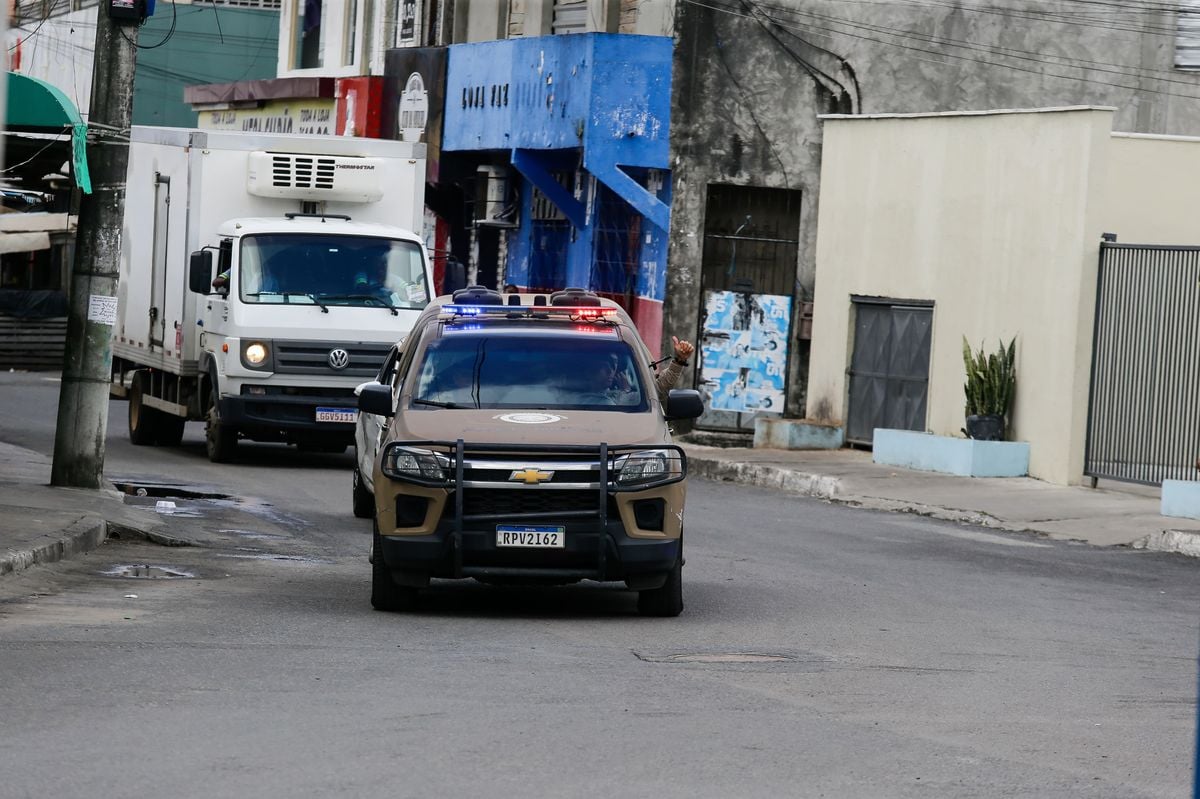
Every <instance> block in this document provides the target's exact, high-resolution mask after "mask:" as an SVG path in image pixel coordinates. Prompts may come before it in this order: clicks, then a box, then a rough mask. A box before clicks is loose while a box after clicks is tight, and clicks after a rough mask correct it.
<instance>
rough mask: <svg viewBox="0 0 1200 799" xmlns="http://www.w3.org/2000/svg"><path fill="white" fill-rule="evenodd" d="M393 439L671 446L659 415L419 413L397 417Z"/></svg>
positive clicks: (413, 411) (407, 412)
mask: <svg viewBox="0 0 1200 799" xmlns="http://www.w3.org/2000/svg"><path fill="white" fill-rule="evenodd" d="M393 438H395V439H398V440H406V441H455V440H457V439H459V438H461V439H463V440H464V441H466V442H467V443H473V444H522V445H525V446H530V445H534V446H536V445H538V444H575V445H580V446H596V445H599V444H610V445H613V446H617V445H623V444H632V445H635V446H653V445H655V444H665V443H668V442H669V441H670V437H669V434H668V432H667V425H666V422H664V421H663V418H662V416H660V415H659V414H658V413H657V412H656V411H642V412H640V413H622V412H619V411H522V410H498V409H488V410H465V409H457V408H453V409H451V408H447V409H441V408H430V409H428V410H426V409H424V408H415V409H409V410H403V411H401V412H400V414H399V415H398V416H397V417H396V421H395V432H394V433H393Z"/></svg>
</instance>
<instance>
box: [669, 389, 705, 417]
mask: <svg viewBox="0 0 1200 799" xmlns="http://www.w3.org/2000/svg"><path fill="white" fill-rule="evenodd" d="M702 413H704V400H702V399H700V392H699V391H696V390H695V389H694V388H674V389H671V391H670V392H668V393H667V409H666V412H665V413H664V415H665V416H666V417H667V419H695V418H696V417H697V416H699V415H700V414H702Z"/></svg>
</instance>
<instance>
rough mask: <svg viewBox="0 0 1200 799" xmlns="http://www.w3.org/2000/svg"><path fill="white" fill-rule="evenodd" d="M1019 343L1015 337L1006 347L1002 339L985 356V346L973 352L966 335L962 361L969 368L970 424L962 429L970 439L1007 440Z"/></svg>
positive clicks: (1015, 387)
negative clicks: (1008, 418) (1006, 431)
mask: <svg viewBox="0 0 1200 799" xmlns="http://www.w3.org/2000/svg"><path fill="white" fill-rule="evenodd" d="M1016 344H1017V340H1016V338H1015V337H1014V338H1013V340H1012V341H1010V342H1009V343H1008V346H1007V347H1006V346H1005V345H1004V342H1003V341H1001V342H1000V349H999V350H998V351H996V352H993V353H989V354H986V355H985V354H984V352H983V348H982V347H980V349H979V350H978V351H977V352H972V351H971V346H970V344H968V343H967V337H966V336H963V364H964V366H966V369H967V382H966V383H965V384H963V391H964V392H966V395H967V408H966V415H967V426H966V429H964V430H963V432H964V433H966V434H967V437H968V438H975V439H980V440H982V441H1003V440H1004V438H1005V429H1006V427H1007V417H1008V413H1009V410H1010V409H1011V408H1012V401H1013V397H1014V396H1015V394H1016V390H1017V371H1016V368H1015V364H1016Z"/></svg>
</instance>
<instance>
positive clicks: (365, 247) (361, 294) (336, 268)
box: [237, 233, 429, 309]
mask: <svg viewBox="0 0 1200 799" xmlns="http://www.w3.org/2000/svg"><path fill="white" fill-rule="evenodd" d="M237 278H238V292H239V295H240V296H241V298H242V301H243V302H248V303H272V304H278V303H305V304H320V305H326V306H329V305H357V306H374V307H389V308H415V309H420V308H424V307H425V305H426V304H427V303H428V301H429V287H428V286H427V285H426V284H425V264H424V260H423V258H422V255H421V246H420V245H419V244H416V243H414V242H410V241H397V240H394V239H384V238H376V237H371V236H326V235H319V234H315V233H300V234H297V233H273V234H266V235H255V236H246V237H245V238H243V239H242V244H241V256H240V258H239V261H238V275H237Z"/></svg>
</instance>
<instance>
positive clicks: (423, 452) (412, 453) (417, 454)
mask: <svg viewBox="0 0 1200 799" xmlns="http://www.w3.org/2000/svg"><path fill="white" fill-rule="evenodd" d="M379 468H380V470H381V471H382V472H383V473H384V474H385V475H386V476H388V477H390V478H392V479H393V480H409V481H413V482H420V483H436V484H439V485H440V484H443V483H445V482H447V481H448V480H449V479H450V459H449V458H447V457H446V456H445V455H443V454H442V453H440V452H433V451H432V450H428V449H419V448H417V447H405V446H402V445H399V444H390V445H388V446H387V447H386V448H384V450H383V458H382V461H381V462H380V464H379Z"/></svg>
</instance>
